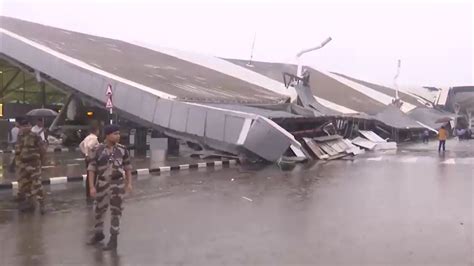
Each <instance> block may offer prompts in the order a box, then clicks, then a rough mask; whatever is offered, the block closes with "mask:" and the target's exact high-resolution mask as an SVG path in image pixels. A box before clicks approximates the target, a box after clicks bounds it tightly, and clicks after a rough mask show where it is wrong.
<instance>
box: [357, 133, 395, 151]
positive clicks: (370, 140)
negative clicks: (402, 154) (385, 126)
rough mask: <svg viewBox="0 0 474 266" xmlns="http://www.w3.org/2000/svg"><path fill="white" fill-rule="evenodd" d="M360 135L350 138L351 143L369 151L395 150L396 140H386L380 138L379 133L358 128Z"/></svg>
mask: <svg viewBox="0 0 474 266" xmlns="http://www.w3.org/2000/svg"><path fill="white" fill-rule="evenodd" d="M359 133H360V135H361V136H362V137H357V138H355V139H353V140H352V144H354V145H356V146H358V147H361V148H364V149H366V150H369V151H379V150H396V149H397V143H396V142H392V141H390V142H388V141H387V140H385V139H383V138H381V137H380V136H379V135H377V134H375V132H373V131H367V130H360V131H359Z"/></svg>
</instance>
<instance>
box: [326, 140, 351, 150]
mask: <svg viewBox="0 0 474 266" xmlns="http://www.w3.org/2000/svg"><path fill="white" fill-rule="evenodd" d="M326 144H327V145H329V146H330V147H331V148H332V149H333V150H335V151H337V152H338V153H343V152H345V151H346V149H347V147H341V145H339V141H338V140H334V141H328V142H326Z"/></svg>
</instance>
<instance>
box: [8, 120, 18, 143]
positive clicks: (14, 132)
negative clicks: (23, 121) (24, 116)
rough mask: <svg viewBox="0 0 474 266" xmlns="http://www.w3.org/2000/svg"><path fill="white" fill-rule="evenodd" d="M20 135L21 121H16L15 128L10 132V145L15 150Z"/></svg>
mask: <svg viewBox="0 0 474 266" xmlns="http://www.w3.org/2000/svg"><path fill="white" fill-rule="evenodd" d="M18 133H20V121H19V119H18V118H17V119H15V126H14V127H13V128H12V129H11V131H10V144H11V145H12V146H13V149H15V145H16V142H17V141H18Z"/></svg>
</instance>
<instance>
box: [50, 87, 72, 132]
mask: <svg viewBox="0 0 474 266" xmlns="http://www.w3.org/2000/svg"><path fill="white" fill-rule="evenodd" d="M73 96H74V94H72V93H70V94H69V95H68V96H67V99H66V102H65V103H64V105H63V107H62V108H61V111H59V115H58V116H56V118H55V119H54V121H53V123H51V126H49V132H53V131H54V130H55V129H56V127H57V124H58V123H59V121H60V120H62V119H64V117H65V116H66V112H67V108H68V106H69V103H71V100H72V98H73Z"/></svg>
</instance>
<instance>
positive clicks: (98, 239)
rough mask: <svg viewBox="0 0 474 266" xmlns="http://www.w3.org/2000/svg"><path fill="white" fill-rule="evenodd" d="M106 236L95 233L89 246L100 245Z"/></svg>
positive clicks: (88, 243)
mask: <svg viewBox="0 0 474 266" xmlns="http://www.w3.org/2000/svg"><path fill="white" fill-rule="evenodd" d="M104 238H105V236H104V233H102V232H100V233H95V234H94V236H93V237H92V238H91V239H90V240H89V242H87V245H91V246H92V245H96V244H98V243H100V242H101V241H102V240H104Z"/></svg>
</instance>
